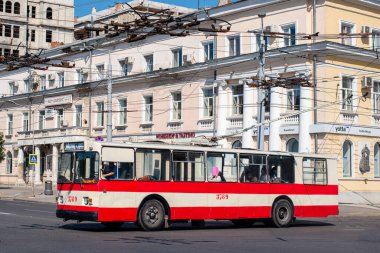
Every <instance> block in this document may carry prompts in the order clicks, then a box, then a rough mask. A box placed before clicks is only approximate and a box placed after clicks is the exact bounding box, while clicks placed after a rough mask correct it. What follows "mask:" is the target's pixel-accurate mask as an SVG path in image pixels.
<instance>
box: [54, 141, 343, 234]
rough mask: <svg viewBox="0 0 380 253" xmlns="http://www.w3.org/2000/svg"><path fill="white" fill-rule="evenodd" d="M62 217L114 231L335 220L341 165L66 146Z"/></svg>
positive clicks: (130, 146)
mask: <svg viewBox="0 0 380 253" xmlns="http://www.w3.org/2000/svg"><path fill="white" fill-rule="evenodd" d="M57 187H58V196H57V211H56V215H57V217H58V218H63V219H65V220H78V221H98V222H102V223H103V224H104V225H106V226H109V227H116V226H120V225H121V224H123V222H136V223H137V224H138V225H139V226H140V227H141V228H142V229H144V230H160V229H163V228H164V227H165V226H167V225H169V224H171V223H173V222H176V221H181V222H183V221H192V222H193V224H194V225H202V224H204V220H208V219H213V220H231V221H232V222H233V223H235V224H236V225H251V224H252V223H253V222H254V221H255V220H257V219H261V220H263V221H264V222H265V223H267V224H269V223H270V224H272V225H275V226H277V227H285V226H289V225H290V224H291V223H292V222H293V221H294V219H295V218H296V217H327V216H329V215H337V214H338V181H337V174H336V160H335V159H334V158H331V157H330V158H329V157H326V156H323V155H309V154H298V153H283V152H260V151H256V150H250V149H220V148H214V147H199V146H182V145H167V144H153V143H125V144H124V143H106V142H105V143H99V142H92V141H88V142H84V143H79V144H78V143H76V144H70V143H67V145H65V150H64V152H63V153H62V154H61V159H60V166H59V172H58V185H57Z"/></svg>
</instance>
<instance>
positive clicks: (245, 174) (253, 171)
mask: <svg viewBox="0 0 380 253" xmlns="http://www.w3.org/2000/svg"><path fill="white" fill-rule="evenodd" d="M239 161H240V179H239V180H240V182H243V183H264V182H267V176H266V175H267V171H266V156H265V155H252V154H241V155H240V159H239Z"/></svg>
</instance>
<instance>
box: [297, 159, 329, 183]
mask: <svg viewBox="0 0 380 253" xmlns="http://www.w3.org/2000/svg"><path fill="white" fill-rule="evenodd" d="M306 159H310V160H313V161H314V163H313V164H314V167H312V166H310V167H305V165H304V162H305V160H306ZM317 161H319V162H321V161H322V162H323V164H324V167H323V169H324V171H323V172H316V169H317V166H316V162H317ZM305 168H309V169H313V168H314V171H310V172H308V173H307V174H312V182H311V183H306V182H305ZM317 174H322V175H324V176H323V182H322V183H317V181H316V178H317ZM302 182H303V184H305V185H321V186H324V185H328V183H329V182H328V166H327V159H326V158H316V157H303V158H302Z"/></svg>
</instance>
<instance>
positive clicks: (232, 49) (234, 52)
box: [227, 34, 241, 56]
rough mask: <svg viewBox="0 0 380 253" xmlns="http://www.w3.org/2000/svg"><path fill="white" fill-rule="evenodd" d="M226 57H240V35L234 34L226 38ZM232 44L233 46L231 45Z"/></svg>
mask: <svg viewBox="0 0 380 253" xmlns="http://www.w3.org/2000/svg"><path fill="white" fill-rule="evenodd" d="M227 42H228V43H227V45H228V50H227V52H228V56H239V55H241V35H240V34H235V35H231V36H228V37H227ZM232 42H233V45H232V44H231V43H232Z"/></svg>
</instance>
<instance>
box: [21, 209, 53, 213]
mask: <svg viewBox="0 0 380 253" xmlns="http://www.w3.org/2000/svg"><path fill="white" fill-rule="evenodd" d="M24 211H30V212H38V213H55V212H49V211H42V210H34V209H24Z"/></svg>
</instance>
